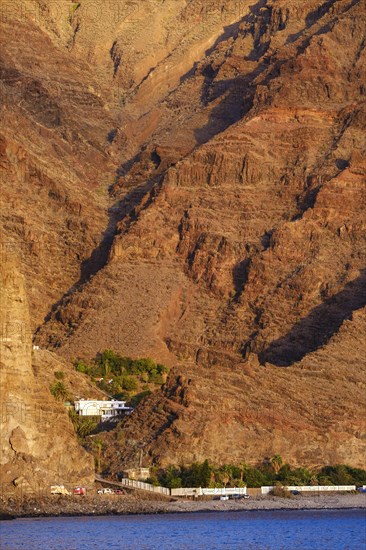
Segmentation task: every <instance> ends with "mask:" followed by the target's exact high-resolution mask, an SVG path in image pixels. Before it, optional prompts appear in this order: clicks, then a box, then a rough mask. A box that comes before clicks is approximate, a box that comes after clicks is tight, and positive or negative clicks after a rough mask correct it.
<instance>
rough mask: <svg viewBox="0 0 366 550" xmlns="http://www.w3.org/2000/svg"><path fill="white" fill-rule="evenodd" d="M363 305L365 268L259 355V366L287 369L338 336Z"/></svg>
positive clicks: (364, 297)
mask: <svg viewBox="0 0 366 550" xmlns="http://www.w3.org/2000/svg"><path fill="white" fill-rule="evenodd" d="M365 305H366V269H365V270H363V271H362V274H361V275H360V277H358V278H357V279H355V280H354V281H351V282H350V283H348V284H347V285H346V286H345V287H344V289H343V290H342V291H341V292H339V293H338V294H336V295H335V296H332V297H331V298H328V299H327V300H325V301H324V302H323V303H322V304H321V305H319V306H317V307H315V308H314V309H313V310H312V311H311V312H310V313H309V315H307V317H304V318H303V319H300V321H298V322H297V323H296V324H295V325H294V326H293V327H292V329H291V330H290V332H288V333H287V334H286V335H285V336H283V337H282V338H279V339H278V340H275V341H273V342H272V343H271V344H270V345H269V346H268V348H267V349H266V350H264V351H263V352H261V353H260V354H259V358H260V361H261V363H265V362H269V363H272V364H273V365H276V366H278V367H289V366H291V365H292V364H293V363H296V362H297V361H301V359H302V358H303V357H305V355H307V354H308V353H311V352H313V351H316V350H317V349H319V348H321V347H322V346H324V345H325V344H327V342H329V340H330V339H331V337H332V336H333V335H334V334H336V333H337V331H338V330H339V328H340V327H341V325H342V323H343V322H344V321H345V320H347V319H351V317H352V313H353V312H354V311H356V310H358V309H360V308H362V307H364V306H365Z"/></svg>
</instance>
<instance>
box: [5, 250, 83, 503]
mask: <svg viewBox="0 0 366 550" xmlns="http://www.w3.org/2000/svg"><path fill="white" fill-rule="evenodd" d="M13 246H14V248H13V247H10V245H9V244H8V245H7V246H6V247H5V246H3V247H2V249H1V252H2V258H1V259H2V265H1V270H0V283H1V287H0V288H1V295H0V298H1V301H0V305H1V308H0V319H1V325H0V326H1V334H0V362H1V364H0V367H1V368H0V406H1V420H0V422H1V424H0V433H1V457H0V475H1V483H2V495H7V494H9V493H19V492H22V493H23V494H24V493H29V492H33V493H38V492H40V491H43V490H44V491H46V494H49V485H51V484H57V483H63V484H73V483H76V484H78V483H88V482H91V481H93V477H94V476H93V474H94V464H93V459H92V457H91V456H90V455H88V454H87V453H86V452H85V451H84V450H83V449H82V448H81V447H80V446H79V445H78V443H77V441H76V437H75V433H74V429H73V426H72V424H71V422H70V421H69V419H68V416H67V413H66V410H65V408H64V407H63V405H62V404H60V403H58V402H56V401H55V399H54V398H53V397H52V395H51V393H50V391H49V388H48V386H47V385H46V382H45V380H44V378H43V376H42V374H41V375H40V376H39V377H36V376H35V374H34V372H33V369H32V343H31V337H32V334H31V330H30V319H29V312H28V304H27V299H26V294H25V289H24V281H23V277H22V276H21V275H20V273H19V264H18V262H17V260H16V252H15V246H16V245H13Z"/></svg>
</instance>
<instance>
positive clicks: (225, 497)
mask: <svg viewBox="0 0 366 550" xmlns="http://www.w3.org/2000/svg"><path fill="white" fill-rule="evenodd" d="M220 500H229V497H228V496H226V495H222V496H221V497H220Z"/></svg>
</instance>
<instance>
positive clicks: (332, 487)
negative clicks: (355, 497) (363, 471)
mask: <svg viewBox="0 0 366 550" xmlns="http://www.w3.org/2000/svg"><path fill="white" fill-rule="evenodd" d="M272 489H273V486H272V487H268V486H267V487H261V492H262V495H267V494H268V493H269V492H270V491H272ZM286 489H288V490H289V491H299V492H300V493H302V492H310V491H311V492H323V491H324V492H325V491H355V489H356V485H301V486H297V485H289V486H286Z"/></svg>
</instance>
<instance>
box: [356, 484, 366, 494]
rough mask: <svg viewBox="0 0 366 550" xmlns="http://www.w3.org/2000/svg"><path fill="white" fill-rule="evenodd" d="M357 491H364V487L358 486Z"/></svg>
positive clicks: (365, 490)
mask: <svg viewBox="0 0 366 550" xmlns="http://www.w3.org/2000/svg"><path fill="white" fill-rule="evenodd" d="M357 491H359V492H360V493H366V487H365V486H364V487H358V489H357Z"/></svg>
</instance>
